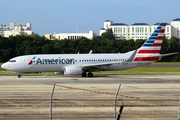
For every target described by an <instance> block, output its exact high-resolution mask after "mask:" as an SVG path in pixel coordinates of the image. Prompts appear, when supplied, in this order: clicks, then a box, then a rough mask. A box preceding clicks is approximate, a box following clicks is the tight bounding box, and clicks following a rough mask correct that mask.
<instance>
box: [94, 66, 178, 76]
mask: <svg viewBox="0 0 180 120" xmlns="http://www.w3.org/2000/svg"><path fill="white" fill-rule="evenodd" d="M95 74H110V75H122V74H124V75H130V74H132V75H134V74H139V75H143V74H144V75H145V74H180V67H137V68H133V69H127V70H118V71H101V72H100V73H95Z"/></svg>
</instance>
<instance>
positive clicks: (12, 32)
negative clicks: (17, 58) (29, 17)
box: [0, 23, 34, 37]
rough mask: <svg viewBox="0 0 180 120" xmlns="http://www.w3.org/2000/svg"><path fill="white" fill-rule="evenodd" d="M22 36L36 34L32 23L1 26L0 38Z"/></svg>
mask: <svg viewBox="0 0 180 120" xmlns="http://www.w3.org/2000/svg"><path fill="white" fill-rule="evenodd" d="M22 34H23V35H31V34H34V32H33V31H32V30H31V23H27V24H26V25H23V24H16V23H10V25H9V26H6V25H2V24H0V36H2V37H9V36H16V35H22Z"/></svg>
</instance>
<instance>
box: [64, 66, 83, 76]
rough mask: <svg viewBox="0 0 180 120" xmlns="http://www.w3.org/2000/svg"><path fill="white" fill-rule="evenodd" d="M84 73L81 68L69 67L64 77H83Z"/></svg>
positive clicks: (66, 68)
mask: <svg viewBox="0 0 180 120" xmlns="http://www.w3.org/2000/svg"><path fill="white" fill-rule="evenodd" d="M82 72H83V70H82V68H81V67H79V66H67V67H65V68H64V75H81V74H82Z"/></svg>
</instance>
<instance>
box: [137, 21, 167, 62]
mask: <svg viewBox="0 0 180 120" xmlns="http://www.w3.org/2000/svg"><path fill="white" fill-rule="evenodd" d="M165 27H166V23H160V24H159V25H158V27H157V28H156V29H155V30H154V32H153V33H152V34H151V36H150V37H149V38H148V39H147V40H146V41H145V42H144V44H143V45H142V46H141V47H140V48H139V49H138V50H137V53H136V56H135V58H134V61H141V62H155V61H158V60H159V59H160V57H153V56H154V55H156V56H157V55H160V50H161V46H162V41H163V38H164V32H165Z"/></svg>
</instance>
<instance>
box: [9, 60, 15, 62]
mask: <svg viewBox="0 0 180 120" xmlns="http://www.w3.org/2000/svg"><path fill="white" fill-rule="evenodd" d="M8 62H16V60H9V61H8Z"/></svg>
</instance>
